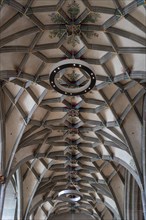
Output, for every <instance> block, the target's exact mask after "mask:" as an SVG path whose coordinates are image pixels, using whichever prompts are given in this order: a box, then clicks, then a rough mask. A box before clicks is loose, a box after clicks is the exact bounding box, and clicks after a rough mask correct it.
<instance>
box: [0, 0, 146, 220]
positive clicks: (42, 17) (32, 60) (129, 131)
mask: <svg viewBox="0 0 146 220" xmlns="http://www.w3.org/2000/svg"><path fill="white" fill-rule="evenodd" d="M71 2H72V1H70V0H66V1H65V0H60V1H59V0H49V1H47V0H41V1H38V0H28V1H26V0H18V1H16V0H13V1H12V0H4V1H1V12H0V13H1V20H0V30H1V34H0V38H1V39H0V56H1V57H0V61H1V66H0V79H1V85H2V89H3V92H4V94H5V123H6V127H7V130H6V166H7V168H6V175H7V176H8V179H9V180H10V179H11V176H12V178H13V181H14V182H15V181H16V180H15V175H14V174H15V171H16V168H18V167H19V168H21V179H22V188H23V195H24V196H23V197H22V198H21V199H22V202H23V208H24V213H23V216H24V219H25V218H26V219H27V218H28V216H31V215H33V216H34V219H48V218H50V217H51V216H54V215H58V214H60V213H66V212H73V211H74V212H77V213H80V212H81V213H85V214H87V215H91V216H92V217H93V218H95V219H109V220H110V219H113V216H115V217H116V218H121V219H122V217H123V203H124V183H125V172H126V171H125V170H128V172H131V173H132V174H133V175H134V176H135V177H136V178H137V179H139V174H138V170H140V166H141V165H140V160H141V158H140V156H141V155H140V137H141V133H140V126H141V121H142V116H141V115H142V99H143V96H144V94H145V86H146V73H145V70H146V64H145V60H146V56H145V54H146V40H145V31H146V26H145V25H146V24H145V23H146V22H145V3H144V1H140V0H134V1H131V0H110V1H109V0H104V1H102V0H98V1H96V0H88V1H87V0H85V1H81V0H80V1H76V2H77V3H78V4H79V9H80V11H79V14H78V16H77V19H76V20H75V21H74V22H73V23H72V20H71V18H70V16H69V14H68V8H67V7H68V4H70V3H71ZM93 12H96V13H98V15H99V16H98V18H97V21H96V22H95V23H90V22H89V23H87V22H86V20H85V19H86V18H87V16H88V15H89V14H90V13H93ZM52 13H54V14H55V13H58V14H60V15H61V16H62V17H63V20H64V23H65V24H64V23H63V22H62V23H61V24H60V23H57V22H56V23H53V21H52V19H51V18H52V16H54V14H53V15H52ZM77 25H79V29H80V34H79V35H78V37H77V39H78V41H79V42H77V43H76V45H72V44H71V43H69V42H68V36H67V35H68V32H67V29H68V28H70V30H72V28H73V27H74V28H76V27H77ZM56 30H62V36H61V37H60V38H58V37H52V38H51V37H50V34H51V33H52V31H56ZM87 31H88V32H91V31H92V32H94V35H93V36H92V37H87V35H86V34H87V33H86V32H87ZM70 58H75V59H79V60H83V61H85V62H87V63H88V64H89V65H91V66H92V68H93V69H94V73H95V75H96V85H95V87H94V88H93V89H92V90H91V91H90V92H88V93H86V94H84V95H81V96H68V95H62V94H60V93H58V92H56V91H55V90H54V89H53V88H52V86H51V85H50V82H49V76H50V70H51V68H52V67H53V65H54V64H55V63H57V62H59V61H62V60H65V59H70ZM63 79H64V78H63ZM66 79H67V78H66ZM64 83H65V84H67V83H68V81H67V80H66V81H65V82H64ZM135 125H136V126H135ZM135 134H136V136H135ZM137 146H139V148H138V147H137ZM70 188H74V189H76V190H78V191H80V192H81V193H82V196H83V198H82V200H81V201H80V202H78V203H77V204H76V205H75V204H70V203H64V202H63V201H58V200H57V195H58V192H60V191H62V190H65V189H70Z"/></svg>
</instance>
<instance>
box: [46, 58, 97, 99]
mask: <svg viewBox="0 0 146 220" xmlns="http://www.w3.org/2000/svg"><path fill="white" fill-rule="evenodd" d="M69 68H71V69H72V70H73V71H74V70H75V69H77V71H78V75H79V77H78V78H77V77H74V80H71V79H70V78H67V77H66V75H65V72H66V71H68V69H69ZM73 73H74V72H73ZM60 75H62V76H61V79H62V83H61V82H60V81H59V80H58V78H59V76H60ZM95 83H96V77H95V74H94V71H93V69H92V67H91V66H90V65H89V64H88V63H86V62H84V61H82V60H76V59H67V60H63V61H60V62H58V63H56V64H55V65H54V66H53V68H52V70H51V73H50V85H51V86H52V87H53V89H55V90H56V91H57V92H59V93H61V94H64V95H69V96H75V95H82V94H85V93H87V92H89V91H90V90H91V89H92V88H93V87H94V86H95Z"/></svg>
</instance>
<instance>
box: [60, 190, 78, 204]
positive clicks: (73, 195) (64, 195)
mask: <svg viewBox="0 0 146 220" xmlns="http://www.w3.org/2000/svg"><path fill="white" fill-rule="evenodd" d="M57 199H58V200H62V201H63V202H69V203H75V202H79V201H80V200H81V199H82V194H81V193H80V192H79V191H78V190H73V189H66V190H62V191H61V192H59V193H58V198H57Z"/></svg>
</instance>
